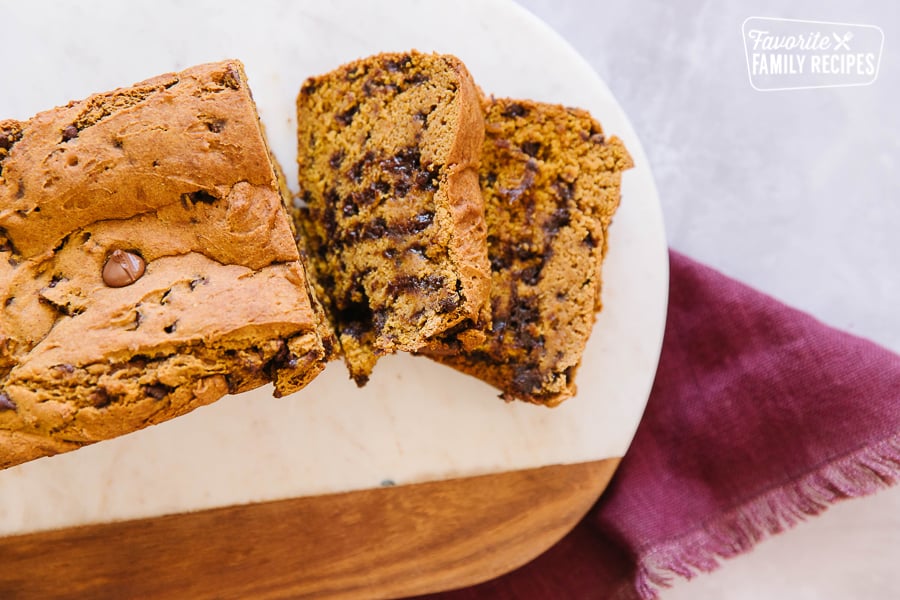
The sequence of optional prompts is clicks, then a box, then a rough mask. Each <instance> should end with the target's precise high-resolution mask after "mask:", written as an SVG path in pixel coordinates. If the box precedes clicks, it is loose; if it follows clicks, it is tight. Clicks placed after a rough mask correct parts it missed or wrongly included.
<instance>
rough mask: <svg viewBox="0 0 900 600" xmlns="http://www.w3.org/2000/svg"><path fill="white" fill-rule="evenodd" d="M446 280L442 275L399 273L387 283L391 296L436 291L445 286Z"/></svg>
mask: <svg viewBox="0 0 900 600" xmlns="http://www.w3.org/2000/svg"><path fill="white" fill-rule="evenodd" d="M445 282H446V280H445V279H444V278H443V277H441V276H440V275H434V274H428V275H423V276H418V275H399V276H398V277H396V278H395V279H394V280H393V281H391V282H390V283H388V285H387V293H388V294H389V295H391V296H396V295H397V294H409V293H434V292H437V291H440V290H441V289H442V288H443V287H444V283H445Z"/></svg>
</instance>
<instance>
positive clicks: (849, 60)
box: [741, 17, 884, 91]
mask: <svg viewBox="0 0 900 600" xmlns="http://www.w3.org/2000/svg"><path fill="white" fill-rule="evenodd" d="M741 31H742V32H743V34H744V50H745V52H746V53H747V73H748V74H749V76H750V85H752V86H753V88H754V89H756V90H759V91H775V90H802V89H808V88H823V87H850V86H858V85H871V84H872V83H873V82H874V81H875V79H877V78H878V67H879V66H880V64H881V49H882V47H883V46H884V32H883V31H881V28H880V27H876V26H875V25H856V24H853V23H829V22H826V21H801V20H799V19H775V18H770V17H749V18H747V19H746V20H745V21H744V23H743V25H742V26H741Z"/></svg>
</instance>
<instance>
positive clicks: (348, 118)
mask: <svg viewBox="0 0 900 600" xmlns="http://www.w3.org/2000/svg"><path fill="white" fill-rule="evenodd" d="M357 112H359V105H358V104H354V105H353V106H351V107H350V108H348V109H347V110H345V111H344V112H342V113H338V114H336V115H334V120H335V121H337V122H338V123H340V124H341V125H344V126H347V125H349V124H350V123H352V122H353V117H354V116H356V113H357Z"/></svg>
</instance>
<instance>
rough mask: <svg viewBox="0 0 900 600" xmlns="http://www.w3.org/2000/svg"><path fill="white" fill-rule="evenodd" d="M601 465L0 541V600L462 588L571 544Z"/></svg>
mask: <svg viewBox="0 0 900 600" xmlns="http://www.w3.org/2000/svg"><path fill="white" fill-rule="evenodd" d="M618 463H619V459H617V458H612V459H606V460H601V461H593V462H585V463H579V464H573V465H562V466H559V465H558V466H548V467H542V468H537V469H529V470H521V471H512V472H507V473H500V474H493V475H485V476H481V477H469V478H464V479H452V480H445V481H439V482H433V483H422V484H416V485H407V486H397V487H383V488H377V489H369V490H364V491H359V492H349V493H343V494H332V495H324V496H312V497H307V498H295V499H289V500H281V501H277V502H266V503H258V504H249V505H243V506H231V507H226V508H218V509H212V510H204V511H199V512H194V513H187V514H178V515H170V516H164V517H157V518H148V519H139V520H131V521H122V522H116V523H104V524H100V525H88V526H82V527H72V528H66V529H59V530H55V531H46V532H40V533H33V534H27V535H20V536H13V537H6V538H0V598H4V599H7V600H19V599H32V598H35V599H37V598H40V599H44V598H73V599H74V598H78V599H84V598H91V599H96V600H99V599H104V598H109V599H121V598H142V599H148V598H191V599H196V600H201V599H207V598H208V599H213V598H215V599H228V598H241V599H254V600H263V599H265V600H274V599H280V598H327V599H338V598H354V599H357V598H362V599H366V598H400V597H404V596H410V595H417V594H425V593H429V592H436V591H441V590H448V589H454V588H458V587H464V586H468V585H473V584H475V583H479V582H482V581H486V580H488V579H491V578H494V577H496V576H499V575H501V574H503V573H506V572H508V571H511V570H513V569H515V568H516V567H519V566H521V565H523V564H525V563H526V562H528V561H529V560H531V559H533V558H534V557H536V556H537V555H539V554H540V553H542V552H543V551H545V550H546V549H548V548H549V547H550V546H552V545H553V544H554V543H555V542H556V541H558V540H559V539H560V538H561V537H563V536H564V535H565V534H566V533H568V532H569V531H570V530H571V529H572V528H573V527H574V526H575V524H576V523H577V522H578V521H579V520H580V519H581V518H582V517H583V516H584V514H585V513H586V512H587V510H588V509H589V508H590V507H591V505H593V503H594V502H595V501H596V500H597V498H598V497H599V495H600V493H601V492H602V491H603V489H604V488H605V487H606V485H607V484H608V483H609V480H610V478H611V477H612V474H613V472H614V470H615V468H616V466H617V465H618Z"/></svg>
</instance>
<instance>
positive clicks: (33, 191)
mask: <svg viewBox="0 0 900 600" xmlns="http://www.w3.org/2000/svg"><path fill="white" fill-rule="evenodd" d="M329 336H330V333H329V330H328V329H327V327H326V324H324V323H323V322H322V320H321V319H318V318H317V316H316V307H315V304H314V299H313V298H312V297H311V296H310V290H309V288H308V281H307V278H306V275H305V272H304V267H303V265H302V264H301V262H300V256H299V254H298V251H297V246H296V244H295V241H294V237H293V234H292V231H291V218H290V214H289V209H288V207H287V206H286V205H285V203H284V198H283V196H282V193H281V192H280V184H279V178H278V175H277V171H276V166H275V165H274V163H273V162H272V160H271V158H270V155H269V150H268V147H267V145H266V141H265V139H264V137H263V134H262V131H261V129H260V125H259V121H258V117H257V113H256V108H255V106H254V104H253V101H252V99H251V96H250V90H249V88H248V86H247V78H246V75H245V73H244V70H243V67H242V65H241V63H240V62H238V61H236V60H229V61H224V62H220V63H213V64H207V65H200V66H197V67H193V68H190V69H187V70H185V71H182V72H180V73H169V74H165V75H161V76H159V77H155V78H153V79H149V80H147V81H144V82H141V83H138V84H136V85H134V86H132V87H129V88H124V89H118V90H114V91H112V92H108V93H103V94H96V95H93V96H91V97H89V98H87V99H85V100H83V101H78V102H70V103H69V104H68V105H67V106H64V107H60V108H56V109H53V110H50V111H47V112H42V113H40V114H38V115H36V116H35V117H33V118H32V119H30V120H28V121H12V120H5V121H0V467H7V466H10V465H12V464H16V463H19V462H23V461H25V460H30V459H32V458H36V457H38V456H43V455H47V454H55V453H58V452H64V451H67V450H72V449H75V448H78V447H80V446H83V445H85V444H89V443H92V442H95V441H98V440H103V439H107V438H111V437H115V436H117V435H121V434H124V433H128V432H130V431H134V430H136V429H140V428H142V427H146V426H147V425H152V424H154V423H159V422H161V421H164V420H166V419H170V418H172V417H175V416H178V415H180V414H183V413H186V412H188V411H190V410H192V409H194V408H196V407H197V406H200V405H202V404H207V403H209V402H212V401H214V400H217V399H218V398H220V397H221V396H223V395H224V394H226V393H229V392H240V391H244V390H248V389H251V388H253V387H257V386H260V385H262V384H264V383H266V382H269V381H273V382H274V384H275V391H276V394H277V395H283V394H287V393H290V392H293V391H296V390H298V389H300V388H301V387H303V386H304V385H306V383H307V382H309V381H310V380H311V379H312V378H313V377H314V376H315V375H316V374H317V373H318V372H319V371H320V370H321V369H322V368H323V364H324V361H325V360H326V358H327V357H328V355H329V353H330V349H329V346H331V345H333V344H332V342H331V340H330V337H329Z"/></svg>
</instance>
